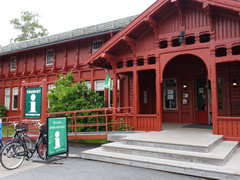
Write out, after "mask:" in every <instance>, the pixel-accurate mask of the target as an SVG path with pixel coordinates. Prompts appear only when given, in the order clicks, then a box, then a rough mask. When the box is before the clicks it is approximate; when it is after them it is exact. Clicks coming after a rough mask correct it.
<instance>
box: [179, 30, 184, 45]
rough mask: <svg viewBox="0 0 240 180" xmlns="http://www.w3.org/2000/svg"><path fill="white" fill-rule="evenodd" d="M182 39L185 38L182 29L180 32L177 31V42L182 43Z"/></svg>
mask: <svg viewBox="0 0 240 180" xmlns="http://www.w3.org/2000/svg"><path fill="white" fill-rule="evenodd" d="M184 39H185V32H184V31H181V32H180V33H179V35H178V42H179V43H180V44H182V43H183V41H184Z"/></svg>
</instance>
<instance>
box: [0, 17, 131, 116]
mask: <svg viewBox="0 0 240 180" xmlns="http://www.w3.org/2000/svg"><path fill="white" fill-rule="evenodd" d="M134 18H135V16H133V17H128V18H123V19H118V20H115V21H111V22H107V23H103V24H98V25H94V26H91V27H86V28H80V29H76V30H73V31H69V32H64V33H61V34H56V35H52V36H47V37H43V38H39V39H33V40H29V41H24V42H20V43H17V44H10V45H8V46H5V47H1V48H0V103H1V104H3V105H5V107H6V108H7V109H8V116H19V115H20V114H21V109H20V104H21V103H20V100H21V97H20V94H21V92H20V88H21V83H22V82H23V81H25V82H26V83H31V82H41V81H42V80H43V79H46V80H47V85H48V89H51V88H53V87H54V82H55V81H56V79H57V77H58V74H59V73H62V74H66V73H68V72H72V73H73V76H74V78H75V80H76V81H85V82H86V84H87V86H88V87H89V88H92V89H94V90H95V91H98V92H99V93H100V94H101V95H104V96H105V101H106V102H105V103H106V106H110V105H111V102H110V99H111V98H110V97H109V95H108V94H109V92H108V91H107V90H104V87H103V80H104V78H105V76H106V75H105V74H106V71H105V70H104V69H102V68H98V67H89V66H86V65H84V63H85V61H86V59H87V58H88V57H89V56H90V55H91V54H93V53H94V52H96V51H97V50H98V49H99V48H100V47H101V46H102V45H103V44H104V43H106V42H107V41H108V40H109V39H111V38H112V37H113V36H114V35H115V34H116V33H118V32H119V30H121V29H122V28H124V27H125V26H126V25H127V24H129V22H131V21H132V20H133V19H134Z"/></svg>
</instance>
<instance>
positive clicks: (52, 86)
mask: <svg viewBox="0 0 240 180" xmlns="http://www.w3.org/2000/svg"><path fill="white" fill-rule="evenodd" d="M54 88H56V86H55V84H48V90H51V89H54Z"/></svg>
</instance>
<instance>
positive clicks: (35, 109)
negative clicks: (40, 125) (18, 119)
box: [24, 88, 42, 118]
mask: <svg viewBox="0 0 240 180" xmlns="http://www.w3.org/2000/svg"><path fill="white" fill-rule="evenodd" d="M41 106H42V88H26V96H25V113H24V117H25V118H41Z"/></svg>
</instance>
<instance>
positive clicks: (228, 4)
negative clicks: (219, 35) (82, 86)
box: [84, 0, 240, 65]
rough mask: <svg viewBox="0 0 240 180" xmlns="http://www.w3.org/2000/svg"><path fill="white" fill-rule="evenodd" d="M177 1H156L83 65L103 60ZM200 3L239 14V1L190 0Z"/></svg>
mask: <svg viewBox="0 0 240 180" xmlns="http://www.w3.org/2000/svg"><path fill="white" fill-rule="evenodd" d="M175 1H179V0H157V1H156V2H155V3H153V4H152V5H151V6H150V7H149V8H148V9H146V10H145V11H144V12H143V13H142V14H140V15H139V16H138V17H137V18H136V19H135V20H133V21H132V22H131V23H130V24H128V25H127V26H126V27H125V28H124V29H123V30H122V31H120V32H119V33H118V34H117V35H115V36H114V37H113V38H112V39H110V40H109V41H108V42H107V43H105V44H104V45H103V46H102V47H101V48H100V49H99V50H98V51H97V52H96V53H94V54H92V55H91V56H90V57H89V58H88V59H87V60H86V61H85V63H84V64H85V65H87V64H89V65H94V61H96V60H98V59H99V58H104V55H105V54H106V53H107V52H108V51H109V50H110V49H111V48H112V47H114V46H115V45H116V44H117V43H118V42H120V41H121V40H122V39H123V38H124V37H125V36H127V35H128V34H129V33H130V32H131V31H133V30H134V29H136V28H137V27H138V26H139V25H140V24H141V23H142V22H143V21H145V20H146V19H147V18H149V17H150V16H151V15H152V14H153V13H154V12H156V11H157V10H158V9H160V8H161V7H163V6H164V4H166V3H168V2H175ZM192 1H196V2H200V3H207V4H208V5H211V6H217V7H220V8H225V9H229V10H232V11H236V12H240V3H239V1H240V0H192Z"/></svg>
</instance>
